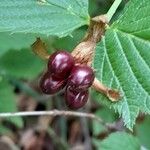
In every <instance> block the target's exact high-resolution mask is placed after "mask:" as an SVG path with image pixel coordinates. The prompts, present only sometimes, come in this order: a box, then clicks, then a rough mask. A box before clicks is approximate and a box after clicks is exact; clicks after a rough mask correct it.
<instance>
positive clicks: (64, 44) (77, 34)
mask: <svg viewBox="0 0 150 150" xmlns="http://www.w3.org/2000/svg"><path fill="white" fill-rule="evenodd" d="M85 32H86V29H85V28H83V27H82V28H79V29H77V30H75V31H74V32H73V33H72V34H71V35H69V36H66V37H63V38H57V39H56V40H55V42H54V43H53V46H54V48H56V49H64V50H69V51H72V50H73V49H74V48H75V46H76V45H77V44H78V43H79V42H80V41H81V39H82V38H83V36H84V35H85Z"/></svg>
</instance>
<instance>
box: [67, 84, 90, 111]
mask: <svg viewBox="0 0 150 150" xmlns="http://www.w3.org/2000/svg"><path fill="white" fill-rule="evenodd" d="M88 95H89V93H88V90H86V91H81V92H80V91H75V90H72V89H71V88H70V86H69V87H67V88H66V91H65V100H66V104H67V106H68V107H69V108H70V109H78V108H81V107H83V106H84V105H85V104H86V102H87V100H88Z"/></svg>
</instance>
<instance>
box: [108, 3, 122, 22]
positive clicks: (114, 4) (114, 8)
mask: <svg viewBox="0 0 150 150" xmlns="http://www.w3.org/2000/svg"><path fill="white" fill-rule="evenodd" d="M121 2H122V0H115V1H114V3H113V4H112V5H111V7H110V9H109V10H108V12H107V14H106V16H107V20H108V22H109V21H110V20H111V18H112V16H113V15H114V14H115V12H116V10H117V8H118V6H119V5H120V3H121Z"/></svg>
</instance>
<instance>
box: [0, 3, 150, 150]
mask: <svg viewBox="0 0 150 150" xmlns="http://www.w3.org/2000/svg"><path fill="white" fill-rule="evenodd" d="M126 2H127V0H124V1H123V2H122V4H121V5H120V7H119V8H118V11H117V13H116V14H115V17H114V18H113V19H116V18H117V16H118V15H119V14H120V12H121V11H122V9H123V8H124V5H125V4H126ZM112 3H113V0H107V1H106V0H89V13H90V16H96V15H99V14H103V13H106V12H107V11H108V9H109V8H110V6H111V4H112ZM112 21H113V20H112ZM86 30H87V27H86V26H84V27H81V28H79V29H77V30H76V31H74V32H73V33H72V34H71V35H69V36H67V37H64V38H57V37H42V40H43V41H44V42H45V43H46V46H47V49H48V50H49V53H52V52H54V51H55V50H57V49H63V50H67V51H72V49H73V48H74V47H75V46H76V45H77V44H78V43H79V42H80V40H81V39H82V38H83V37H84V34H85V32H86ZM35 40H36V39H35V36H34V37H33V35H30V34H26V35H22V34H12V35H9V33H6V32H5V33H0V112H16V111H34V110H35V111H39V110H51V109H55V108H57V109H59V110H67V108H66V106H65V104H64V102H63V91H62V92H61V93H59V94H58V95H54V96H46V95H43V94H42V93H41V92H40V89H39V87H38V82H39V78H40V76H41V74H42V73H43V72H44V71H45V70H46V63H47V62H46V61H45V60H42V59H41V58H39V57H37V56H36V55H35V54H34V53H33V52H32V50H31V45H32V43H33V42H34V41H35ZM98 101H99V99H98V98H97V97H96V95H95V94H94V93H91V97H90V100H89V102H88V104H87V105H86V107H84V108H83V109H82V111H84V112H91V113H95V114H96V115H97V116H99V117H100V118H102V119H103V120H104V122H106V123H107V124H108V125H109V127H106V126H104V125H102V124H99V123H98V122H96V121H91V120H88V119H85V118H84V119H83V118H82V119H80V118H71V117H69V118H65V117H55V118H53V117H23V118H21V117H13V118H7V119H0V135H1V139H0V149H1V142H2V141H5V143H7V144H8V146H9V149H12V148H15V149H19V147H24V149H29V148H30V149H31V150H32V149H36V148H37V147H38V148H39V150H42V149H46V150H49V149H50V150H51V149H60V150H62V149H68V147H72V149H86V150H90V149H99V147H100V146H99V144H101V141H103V139H105V137H107V136H108V135H109V134H111V133H112V132H116V131H121V132H124V131H126V132H129V133H130V131H129V130H127V129H126V128H125V127H124V126H123V121H122V119H121V118H119V116H118V114H116V113H115V112H114V111H113V110H111V109H109V108H107V107H106V106H105V105H102V104H100V103H98ZM149 125H150V117H148V116H146V117H145V115H144V114H140V115H139V117H138V119H137V123H136V126H135V128H134V130H133V134H134V135H135V136H136V137H137V140H139V141H140V143H141V144H142V145H143V147H145V148H147V149H150V142H149V136H150V130H149ZM6 136H7V138H9V140H8V139H7V140H6ZM4 137H5V138H4ZM28 138H32V140H31V141H30V140H26V139H28ZM6 141H7V142H6ZM10 141H11V142H10ZM37 145H38V146H37ZM49 145H51V146H49ZM102 145H103V144H102ZM5 146H6V145H5ZM103 149H105V148H103ZM114 149H115V148H114Z"/></svg>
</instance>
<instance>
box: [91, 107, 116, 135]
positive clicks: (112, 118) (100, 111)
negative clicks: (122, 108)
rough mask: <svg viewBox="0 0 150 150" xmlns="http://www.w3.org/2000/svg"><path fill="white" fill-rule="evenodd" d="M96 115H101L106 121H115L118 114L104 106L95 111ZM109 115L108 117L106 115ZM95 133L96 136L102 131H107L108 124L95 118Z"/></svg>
mask: <svg viewBox="0 0 150 150" xmlns="http://www.w3.org/2000/svg"><path fill="white" fill-rule="evenodd" d="M95 115H96V116H98V117H100V118H101V119H102V120H103V121H104V122H106V123H113V122H114V121H115V120H116V115H115V113H114V111H112V110H110V109H108V108H107V107H103V108H100V109H98V110H97V111H96V112H95ZM106 116H107V117H106ZM92 123H93V126H92V127H93V134H94V135H95V136H97V135H99V134H100V133H102V132H105V131H107V128H106V126H104V125H102V124H100V123H99V122H98V121H95V120H93V121H92Z"/></svg>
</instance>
